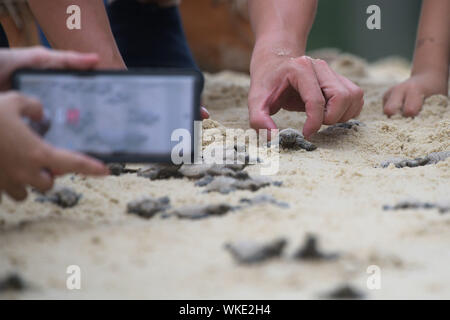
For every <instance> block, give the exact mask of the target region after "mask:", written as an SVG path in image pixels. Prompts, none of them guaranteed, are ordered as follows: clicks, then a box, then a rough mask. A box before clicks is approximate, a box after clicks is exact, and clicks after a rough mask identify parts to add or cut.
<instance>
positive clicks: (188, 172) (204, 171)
mask: <svg viewBox="0 0 450 320" xmlns="http://www.w3.org/2000/svg"><path fill="white" fill-rule="evenodd" d="M244 168H245V164H206V163H201V164H183V165H182V166H181V168H180V170H179V172H180V173H181V174H182V175H183V176H184V177H186V178H189V179H201V178H203V177H205V176H208V175H209V176H230V177H234V176H239V175H242V174H243V171H242V170H243V169H244Z"/></svg>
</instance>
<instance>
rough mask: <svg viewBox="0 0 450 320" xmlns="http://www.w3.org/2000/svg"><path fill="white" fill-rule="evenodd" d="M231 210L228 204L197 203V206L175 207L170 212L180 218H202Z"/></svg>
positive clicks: (220, 214) (219, 214)
mask: <svg viewBox="0 0 450 320" xmlns="http://www.w3.org/2000/svg"><path fill="white" fill-rule="evenodd" d="M231 210H233V207H231V206H230V205H228V204H224V203H220V204H212V205H198V206H188V207H182V208H179V209H176V210H174V211H173V212H172V214H174V215H175V216H177V217H178V218H180V219H191V220H197V219H204V218H208V217H210V216H222V215H225V214H226V213H228V212H229V211H231Z"/></svg>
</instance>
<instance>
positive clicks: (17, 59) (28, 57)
mask: <svg viewBox="0 0 450 320" xmlns="http://www.w3.org/2000/svg"><path fill="white" fill-rule="evenodd" d="M97 63H98V57H97V55H96V54H83V53H77V52H72V51H57V50H49V49H46V48H43V47H34V48H30V49H1V50H0V70H2V72H1V73H0V90H3V91H4V90H8V89H10V88H11V82H10V79H11V76H12V74H13V72H14V71H16V70H17V69H21V68H37V69H78V70H86V69H92V68H94V67H95V66H96V65H97Z"/></svg>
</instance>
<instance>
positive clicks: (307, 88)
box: [249, 0, 363, 138]
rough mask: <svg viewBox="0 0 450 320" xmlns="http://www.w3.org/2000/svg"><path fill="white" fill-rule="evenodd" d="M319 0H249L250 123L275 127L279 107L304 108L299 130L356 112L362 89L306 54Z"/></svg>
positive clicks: (311, 130) (309, 131)
mask: <svg viewBox="0 0 450 320" xmlns="http://www.w3.org/2000/svg"><path fill="white" fill-rule="evenodd" d="M316 7H317V0H264V1H260V0H249V13H250V20H251V23H252V28H253V30H254V33H255V37H256V39H255V47H254V50H253V54H252V61H251V65H250V76H251V87H250V93H249V116H250V124H251V126H252V127H253V128H255V129H275V128H276V124H275V123H274V121H273V120H272V118H271V117H270V116H271V115H273V114H275V113H277V112H278V111H279V110H280V109H281V108H284V109H286V110H289V111H305V112H306V116H307V120H306V122H305V124H304V127H303V134H304V136H305V137H306V138H309V137H310V136H311V135H312V134H314V133H315V132H317V131H318V130H319V129H320V127H321V125H322V124H334V123H337V122H345V121H347V120H349V119H351V118H353V117H356V116H358V115H359V113H360V111H361V108H362V105H363V92H362V90H361V89H360V88H358V87H357V86H356V85H354V84H353V83H352V82H351V81H350V80H348V79H346V78H344V77H342V76H340V75H338V74H336V73H335V72H334V71H333V70H332V69H331V68H330V67H329V66H328V65H327V64H326V63H325V62H324V61H322V60H314V59H310V58H309V57H306V56H304V53H305V48H306V43H307V38H308V34H309V31H310V28H311V26H312V23H313V21H314V16H315V12H316Z"/></svg>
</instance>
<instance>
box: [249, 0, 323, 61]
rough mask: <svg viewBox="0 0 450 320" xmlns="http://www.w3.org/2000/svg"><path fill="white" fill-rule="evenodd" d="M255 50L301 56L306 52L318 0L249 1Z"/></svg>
mask: <svg viewBox="0 0 450 320" xmlns="http://www.w3.org/2000/svg"><path fill="white" fill-rule="evenodd" d="M248 6H249V13H250V20H251V23H252V27H253V31H254V33H255V37H256V42H255V50H260V49H269V50H271V51H273V52H275V53H277V54H282V55H292V56H300V55H303V54H304V53H305V49H306V42H307V39H308V34H309V31H310V29H311V26H312V24H313V21H314V16H315V12H316V9H317V0H249V4H248Z"/></svg>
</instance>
